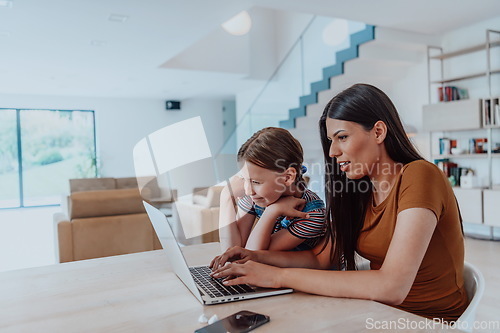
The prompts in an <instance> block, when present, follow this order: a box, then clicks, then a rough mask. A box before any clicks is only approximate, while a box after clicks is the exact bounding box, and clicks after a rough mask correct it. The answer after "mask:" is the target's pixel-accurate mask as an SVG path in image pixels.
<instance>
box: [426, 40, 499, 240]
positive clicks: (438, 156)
mask: <svg viewBox="0 0 500 333" xmlns="http://www.w3.org/2000/svg"><path fill="white" fill-rule="evenodd" d="M494 49H497V50H498V49H500V31H495V30H487V31H486V41H485V42H484V43H482V44H478V45H473V46H471V47H467V48H463V49H460V50H454V51H451V52H444V51H443V49H442V48H441V47H433V46H429V47H428V51H427V69H428V89H429V104H428V105H424V106H423V112H422V114H423V129H424V131H427V132H429V133H430V145H431V147H430V148H431V149H430V152H431V159H432V161H433V162H434V163H436V164H437V165H438V166H439V167H440V168H441V169H442V170H443V171H444V172H445V173H447V175H448V176H449V177H450V182H451V183H452V186H453V190H454V192H455V196H456V197H457V200H458V202H459V205H460V209H461V212H462V216H463V219H464V222H468V223H476V224H483V225H486V226H489V227H500V205H499V204H498V203H500V106H499V104H500V91H496V92H495V93H493V91H492V90H493V89H492V78H493V77H498V76H500V75H499V74H500V68H496V67H498V65H496V64H494V63H493V65H492V57H491V54H492V50H494ZM479 53H480V55H478V54H479ZM473 54H474V55H473ZM483 54H484V58H483V59H484V60H483V61H484V70H478V68H477V67H476V68H474V70H473V71H472V72H471V73H465V74H462V73H460V75H456V73H455V75H451V74H450V73H445V69H448V71H447V72H450V67H451V66H450V64H449V63H447V64H445V62H447V61H450V59H453V58H464V57H468V56H469V57H475V58H469V59H473V60H470V62H474V63H477V61H476V60H477V59H478V58H482V55H483ZM472 55H473V56H472ZM462 61H463V59H462ZM467 61H469V60H467ZM481 65H482V64H481ZM493 66H495V68H492V67H493ZM436 74H437V75H436ZM436 76H438V77H436ZM481 78H485V79H486V80H485V82H484V83H481V82H482V81H479V82H480V83H479V91H480V93H479V94H478V93H477V91H475V92H474V94H473V95H474V96H470V97H469V96H468V91H467V89H463V86H462V87H458V86H460V85H463V84H465V82H467V81H468V80H469V81H474V80H475V81H476V84H477V80H482V79H481ZM450 83H454V84H455V83H456V84H457V85H458V86H457V87H455V86H449V84H450ZM476 95H477V96H476ZM434 96H436V97H438V98H437V100H438V101H439V102H436V101H435V100H434V101H433V98H432V97H434ZM469 170H471V171H472V172H474V176H473V177H472V179H474V181H473V182H472V181H471V177H469V176H466V174H467V173H468V172H469ZM464 177H466V178H464ZM461 180H463V181H461ZM471 184H472V185H471ZM490 232H491V234H493V231H492V228H490Z"/></svg>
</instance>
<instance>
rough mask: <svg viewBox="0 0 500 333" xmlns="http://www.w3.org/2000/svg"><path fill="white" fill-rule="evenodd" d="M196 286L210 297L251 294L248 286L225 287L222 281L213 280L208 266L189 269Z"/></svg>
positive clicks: (250, 288)
mask: <svg viewBox="0 0 500 333" xmlns="http://www.w3.org/2000/svg"><path fill="white" fill-rule="evenodd" d="M189 271H190V272H191V275H192V276H193V278H194V280H195V281H196V284H197V285H198V286H199V287H200V288H202V289H203V291H205V293H207V294H208V295H210V296H211V297H222V296H230V295H240V294H246V293H249V292H253V291H254V290H253V289H252V287H250V286H249V285H248V284H238V285H235V286H225V285H223V284H222V280H219V279H214V278H213V277H211V276H210V273H212V270H211V269H210V268H209V267H208V266H200V267H189Z"/></svg>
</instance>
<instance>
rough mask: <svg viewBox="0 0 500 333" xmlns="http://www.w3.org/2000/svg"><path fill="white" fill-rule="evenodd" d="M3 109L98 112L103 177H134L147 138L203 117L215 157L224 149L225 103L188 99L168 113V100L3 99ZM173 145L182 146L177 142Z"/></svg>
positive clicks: (11, 96)
mask: <svg viewBox="0 0 500 333" xmlns="http://www.w3.org/2000/svg"><path fill="white" fill-rule="evenodd" d="M0 107H2V108H33V109H64V110H73V109H74V110H95V115H96V135H97V150H98V157H100V161H101V170H100V171H101V176H103V177H128V176H133V175H134V174H135V173H134V164H133V158H132V150H133V148H134V145H135V144H136V143H137V142H138V141H139V140H140V139H142V138H143V137H145V136H146V135H148V134H150V133H152V132H154V131H156V130H158V129H160V128H163V127H164V126H167V125H169V124H172V123H175V122H178V121H181V120H184V119H187V118H191V117H196V116H201V118H202V121H203V125H204V127H205V132H206V134H207V138H208V142H209V144H210V148H211V150H212V153H215V152H216V151H217V150H218V149H219V148H220V147H221V145H222V142H223V138H222V135H223V134H222V133H223V131H222V102H221V101H217V100H198V99H188V100H184V101H182V103H181V108H182V109H181V111H166V110H165V101H164V100H148V99H115V98H92V97H61V96H34V95H30V96H27V95H0ZM171 144H179V143H178V142H175V143H174V142H173V143H171Z"/></svg>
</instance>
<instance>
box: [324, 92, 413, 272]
mask: <svg viewBox="0 0 500 333" xmlns="http://www.w3.org/2000/svg"><path fill="white" fill-rule="evenodd" d="M327 118H332V119H339V120H345V121H352V122H355V123H358V124H360V125H361V126H363V128H364V129H365V130H367V131H369V130H371V129H372V128H373V126H374V125H375V123H376V122H377V121H379V120H380V121H383V122H384V123H385V124H386V126H387V136H386V138H385V140H384V145H385V148H386V150H387V153H388V154H389V157H390V158H391V159H392V160H394V161H395V162H398V163H402V164H407V163H410V162H412V161H416V160H421V159H423V157H422V156H421V155H420V153H419V152H418V151H417V150H416V149H415V147H414V146H413V144H412V143H411V142H410V140H409V139H408V137H407V136H406V134H405V131H404V129H403V124H402V123H401V119H400V118H399V115H398V112H397V111H396V108H395V107H394V104H393V103H392V102H391V100H390V99H389V97H388V96H387V95H386V94H385V93H384V92H383V91H381V90H380V89H378V88H376V87H374V86H371V85H368V84H355V85H353V86H351V87H350V88H348V89H346V90H344V91H342V92H341V93H339V94H338V95H337V96H335V97H334V98H332V100H331V101H330V102H329V103H328V104H327V105H326V107H325V110H324V111H323V115H322V116H321V119H320V121H319V127H320V135H321V144H322V146H323V153H324V157H325V169H326V170H325V189H326V193H325V195H326V209H327V221H328V223H327V234H328V237H329V238H330V239H329V241H331V242H332V244H333V246H332V252H331V254H330V255H331V257H332V262H333V264H334V265H336V266H338V267H345V268H346V269H348V270H355V269H356V263H355V260H354V256H355V251H356V247H357V241H358V237H359V233H360V231H361V228H362V227H363V223H364V218H365V213H366V208H367V205H368V204H369V203H370V198H371V195H372V183H371V182H370V179H369V178H368V177H367V176H365V177H363V178H361V179H348V178H347V177H346V175H345V174H344V173H343V172H341V171H340V169H339V166H338V164H337V158H335V157H333V158H332V157H330V156H329V151H330V141H329V140H328V138H327V134H326V119H327Z"/></svg>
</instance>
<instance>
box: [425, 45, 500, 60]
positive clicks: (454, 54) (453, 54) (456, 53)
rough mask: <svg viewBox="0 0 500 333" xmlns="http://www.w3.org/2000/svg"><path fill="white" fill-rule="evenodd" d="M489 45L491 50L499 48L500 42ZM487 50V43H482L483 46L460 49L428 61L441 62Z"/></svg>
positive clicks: (433, 57)
mask: <svg viewBox="0 0 500 333" xmlns="http://www.w3.org/2000/svg"><path fill="white" fill-rule="evenodd" d="M489 44H490V45H489V46H490V49H491V48H494V47H497V46H500V41H498V42H492V43H489ZM487 48H488V44H487V43H483V44H479V45H475V46H471V47H467V48H465V49H461V50H457V51H453V52H448V53H442V54H440V55H436V56H432V57H430V59H438V60H443V59H448V58H453V57H458V56H461V55H464V54H469V53H473V52H478V51H484V50H486V49H487Z"/></svg>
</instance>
